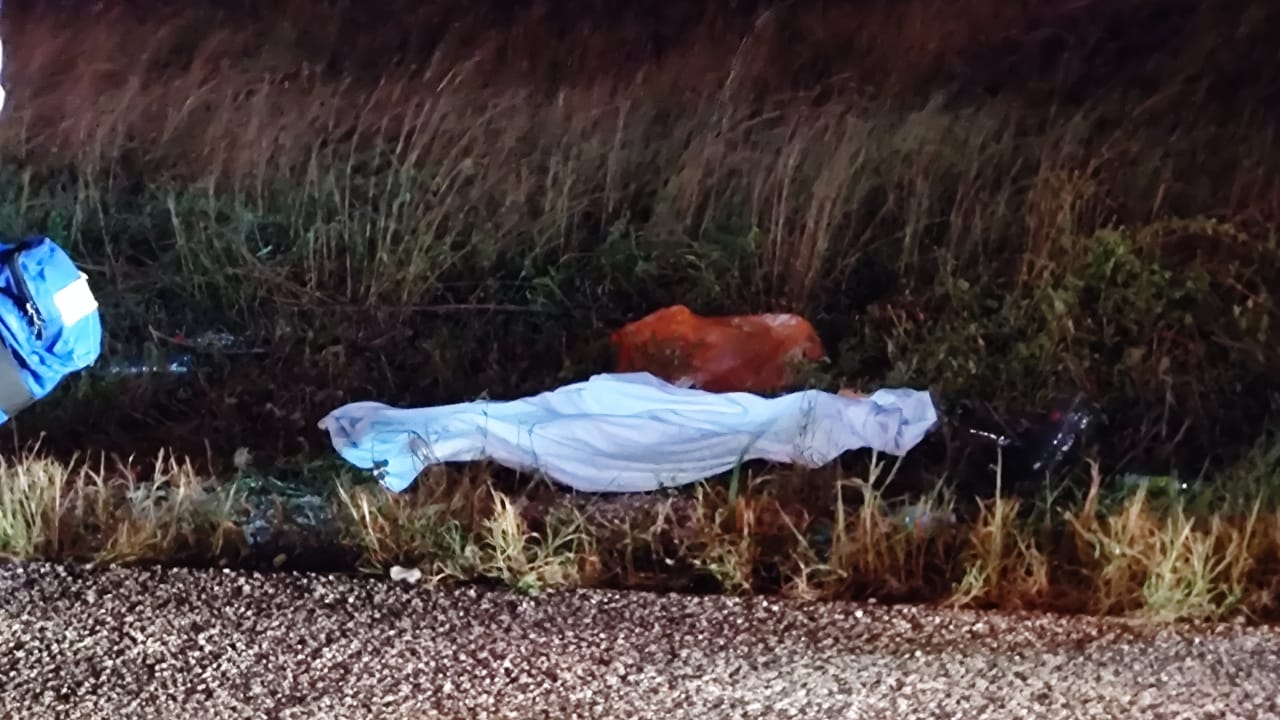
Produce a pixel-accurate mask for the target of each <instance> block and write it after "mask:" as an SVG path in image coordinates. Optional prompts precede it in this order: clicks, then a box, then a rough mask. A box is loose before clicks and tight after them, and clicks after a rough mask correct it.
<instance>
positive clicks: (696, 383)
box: [612, 305, 826, 393]
mask: <svg viewBox="0 0 1280 720" xmlns="http://www.w3.org/2000/svg"><path fill="white" fill-rule="evenodd" d="M612 340H613V346H614V349H615V351H616V353H617V364H616V366H615V367H616V370H617V372H649V373H652V374H654V375H656V376H658V377H660V378H662V379H663V380H666V381H667V382H670V383H675V384H677V385H684V386H689V387H697V388H701V389H703V390H708V391H711V392H753V393H766V392H773V391H777V390H783V389H786V388H788V387H790V386H791V385H793V384H794V383H795V382H796V378H795V371H796V370H797V369H799V367H801V366H802V365H803V364H804V363H805V362H814V361H817V360H821V359H822V358H824V357H826V351H825V350H824V349H823V347H822V341H821V340H820V339H819V338H818V333H817V331H815V330H814V329H813V326H812V325H811V324H809V321H807V320H805V319H804V318H802V317H800V316H799V315H792V314H786V313H767V314H762V315H730V316H723V317H704V316H701V315H697V314H695V313H694V312H693V311H691V310H690V309H689V308H687V307H685V306H683V305H673V306H671V307H668V308H663V309H661V310H658V311H657V312H654V313H652V314H650V315H648V316H646V317H644V318H641V319H640V320H637V321H635V322H633V323H630V324H628V325H626V326H625V327H623V328H621V329H620V330H618V331H617V332H615V333H614V334H613V336H612Z"/></svg>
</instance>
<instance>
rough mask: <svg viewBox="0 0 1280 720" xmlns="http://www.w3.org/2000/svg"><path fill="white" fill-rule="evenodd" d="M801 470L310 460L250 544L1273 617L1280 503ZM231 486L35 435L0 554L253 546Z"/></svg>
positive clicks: (16, 467)
mask: <svg viewBox="0 0 1280 720" xmlns="http://www.w3.org/2000/svg"><path fill="white" fill-rule="evenodd" d="M1273 451H1274V448H1273V447H1269V448H1265V449H1264V450H1263V452H1264V453H1265V452H1273ZM1255 460H1256V458H1255ZM871 467H875V466H874V465H872V466H871ZM1267 472H1268V473H1269V474H1268V475H1266V476H1256V475H1254V476H1249V477H1248V478H1247V481H1248V482H1250V483H1253V484H1266V485H1268V486H1273V485H1274V484H1275V483H1277V482H1280V474H1277V468H1276V467H1274V466H1272V467H1271V468H1270V469H1269V470H1268V471H1267ZM802 475H803V474H799V473H794V472H777V471H774V472H770V473H767V474H765V475H761V476H760V477H757V478H755V479H754V481H753V482H751V483H749V484H748V486H747V487H746V488H745V489H744V490H743V491H741V492H739V493H738V494H737V495H736V496H735V497H732V498H730V497H729V493H728V489H727V486H726V483H725V480H724V479H716V480H712V481H709V482H706V483H702V484H699V485H697V486H694V487H691V488H687V489H685V490H681V491H679V492H667V493H655V494H649V495H644V496H629V497H622V498H617V497H615V498H608V497H598V496H585V495H579V494H574V493H568V492H564V491H559V490H554V489H550V488H544V489H540V490H537V491H532V492H529V491H527V492H523V493H521V492H512V491H510V490H509V489H504V488H503V487H502V486H503V485H504V484H505V483H507V482H508V481H503V480H499V479H495V478H494V477H493V476H491V475H490V474H488V473H487V471H486V470H485V469H484V468H481V467H466V468H458V469H449V470H443V469H438V470H434V471H430V472H428V473H427V474H425V475H424V476H423V477H422V478H421V479H420V481H419V482H418V483H417V484H416V485H415V486H414V488H412V489H411V490H410V491H408V492H406V493H402V494H392V493H388V492H386V491H385V490H383V489H382V488H380V487H379V486H377V485H376V484H372V483H361V484H355V483H352V482H351V480H350V479H348V478H334V477H329V478H327V480H328V484H327V487H326V486H325V481H326V478H321V477H317V478H314V480H315V487H316V493H317V497H319V498H320V499H321V500H322V501H323V503H324V504H325V505H326V506H327V507H328V508H329V512H328V513H327V515H326V518H327V520H326V521H325V522H326V523H328V524H329V525H330V527H312V529H311V531H310V532H311V533H312V534H311V536H310V537H304V536H300V535H290V536H288V537H286V538H284V539H283V540H280V541H277V542H274V543H272V544H271V545H270V546H269V548H267V549H266V550H265V552H266V553H267V554H269V555H276V554H278V553H284V554H289V555H299V556H301V555H305V554H306V553H329V554H330V556H331V557H341V558H347V559H348V560H344V561H341V562H344V563H346V564H344V565H341V566H337V567H329V568H328V569H330V570H337V571H345V572H358V573H369V574H383V575H385V574H387V573H389V572H390V570H391V568H392V567H394V566H401V567H408V568H417V569H419V570H421V573H422V575H421V581H422V582H424V583H426V584H428V585H433V584H438V583H459V582H483V583H492V584H498V585H501V586H505V587H509V588H512V589H514V590H517V591H519V592H525V593H537V592H541V591H545V590H550V589H555V588H565V587H621V588H642V589H649V588H656V587H661V588H666V589H673V590H682V591H688V592H725V593H734V594H777V595H781V596H785V597H793V598H803V599H810V600H834V599H850V600H869V599H875V600H876V601H879V602H926V603H940V604H947V605H951V606H959V607H979V608H991V609H1004V610H1013V609H1023V610H1050V611H1058V612H1074V613H1090V614H1097V615H1120V616H1127V617H1133V618H1137V619H1143V620H1149V621H1154V622H1175V621H1213V620H1224V619H1232V618H1245V619H1252V620H1259V621H1269V620H1274V619H1276V618H1277V617H1278V616H1277V609H1278V608H1277V605H1276V602H1275V600H1276V597H1275V595H1276V591H1277V589H1278V588H1280V563H1278V562H1277V559H1280V507H1277V506H1275V505H1274V504H1265V505H1264V502H1263V500H1262V499H1261V498H1258V499H1257V500H1255V502H1254V504H1253V505H1252V506H1251V508H1250V510H1249V511H1248V512H1247V513H1243V514H1235V513H1226V512H1222V511H1220V510H1212V511H1208V512H1205V511H1199V510H1194V509H1193V508H1194V507H1195V505H1196V502H1197V500H1198V499H1199V498H1197V497H1196V496H1194V495H1189V496H1186V497H1181V498H1178V499H1176V501H1174V502H1169V503H1159V502H1156V501H1154V500H1153V499H1152V496H1151V495H1150V494H1149V493H1148V489H1147V488H1143V487H1139V488H1138V489H1136V490H1135V491H1134V492H1132V493H1131V494H1129V495H1128V496H1127V497H1123V498H1114V499H1111V500H1109V501H1106V502H1104V501H1103V500H1101V499H1100V488H1101V487H1102V485H1103V477H1102V474H1101V473H1100V472H1099V471H1098V470H1097V469H1096V467H1095V468H1094V470H1093V473H1092V478H1093V483H1092V487H1091V488H1090V490H1089V492H1088V493H1087V494H1086V495H1085V496H1084V499H1083V500H1080V501H1076V502H1072V503H1068V504H1065V505H1060V506H1058V507H1052V508H1037V511H1036V512H1030V513H1028V512H1021V504H1020V503H1021V502H1022V501H1021V500H1020V499H1018V498H1014V497H1009V496H1007V495H1000V496H996V497H995V498H992V499H987V500H979V501H977V503H976V511H975V512H969V513H957V512H956V510H957V500H958V499H957V498H955V497H953V496H951V495H950V491H935V492H933V493H931V494H929V495H927V496H924V497H915V498H889V497H886V496H885V495H883V494H881V493H880V491H879V490H878V489H877V484H876V483H875V482H872V481H870V480H868V479H866V478H858V477H848V476H841V477H835V478H834V482H833V485H834V487H832V488H831V490H832V492H833V494H834V496H835V497H836V502H835V503H834V505H822V504H809V505H803V504H799V503H800V502H801V501H800V495H798V494H796V493H795V488H796V487H797V486H799V485H802V484H806V483H807V484H809V485H810V486H811V487H812V486H813V485H815V484H817V485H821V484H825V483H827V482H828V481H832V480H833V475H832V474H831V473H826V474H825V475H821V477H816V476H817V475H820V473H810V477H808V478H806V477H803V476H802ZM869 476H870V477H873V478H874V477H875V475H874V474H870V473H869ZM240 487H242V485H241V484H240V483H239V482H237V481H234V480H232V481H229V479H227V478H222V479H212V478H202V477H200V476H199V475H197V474H196V473H195V472H194V471H192V469H191V465H190V464H189V463H185V462H181V461H178V460H175V459H173V458H171V457H167V456H163V457H160V458H158V459H157V460H156V462H155V463H153V464H152V467H151V469H150V470H149V471H147V472H145V473H142V474H138V473H130V472H129V466H128V465H127V464H116V465H114V466H113V465H108V464H106V463H103V462H99V463H97V464H89V463H86V462H84V461H78V462H72V463H66V462H61V461H57V460H53V459H50V458H48V457H45V456H43V455H41V454H40V453H39V452H36V451H32V452H29V453H27V454H26V455H24V456H23V457H22V458H21V459H20V460H17V461H13V462H7V463H5V464H4V465H3V466H0V554H3V555H4V556H6V557H9V558H11V559H14V560H36V559H41V560H53V561H73V562H75V561H78V562H95V563H97V562H102V563H106V562H112V563H175V562H180V563H196V564H209V565H222V566H237V565H242V564H245V563H254V562H257V563H258V564H262V563H264V562H267V559H266V558H258V559H256V560H254V559H253V556H254V547H253V545H254V543H253V542H252V541H251V539H250V537H249V533H248V532H247V526H248V524H249V516H250V514H251V513H250V511H249V509H248V508H247V506H246V498H247V496H246V494H245V493H244V491H243V490H237V488H240ZM1218 490H1220V489H1218ZM286 512H287V510H286ZM926 518H927V519H929V521H928V522H925V519H926ZM291 543H292V544H291ZM276 564H277V565H278V563H276Z"/></svg>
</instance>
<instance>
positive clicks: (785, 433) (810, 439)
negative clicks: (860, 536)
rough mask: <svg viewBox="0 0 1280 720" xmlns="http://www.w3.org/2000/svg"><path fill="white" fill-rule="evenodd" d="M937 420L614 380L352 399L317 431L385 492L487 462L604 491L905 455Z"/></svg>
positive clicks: (900, 393) (839, 404) (795, 397)
mask: <svg viewBox="0 0 1280 720" xmlns="http://www.w3.org/2000/svg"><path fill="white" fill-rule="evenodd" d="M937 419H938V416H937V412H936V410H935V408H934V404H933V399H932V398H931V397H930V395H929V393H927V392H924V391H918V390H910V389H884V390H879V391H876V392H875V393H873V394H872V395H870V396H869V397H866V398H857V399H854V398H848V397H843V396H840V395H836V394H834V393H828V392H823V391H819V390H806V391H802V392H795V393H791V394H788V395H783V396H780V397H775V398H765V397H760V396H758V395H753V394H750V393H711V392H706V391H703V390H697V389H690V388H681V387H677V386H675V385H672V384H670V383H667V382H665V381H663V380H661V379H659V378H657V377H655V376H653V375H651V374H649V373H621V374H602V375H596V376H594V377H592V378H590V379H589V380H587V381H585V382H579V383H574V384H572V385H566V386H564V387H561V388H558V389H556V390H551V391H549V392H544V393H539V394H537V395H533V396H531V397H526V398H521V399H518V400H510V401H492V400H477V401H472V402H465V403H458V404H454V405H442V406H437V407H424V408H415V409H401V408H394V407H391V406H388V405H385V404H382V403H378V402H354V403H350V404H348V405H344V406H342V407H339V408H337V409H336V410H334V411H333V412H331V413H329V415H327V416H326V417H325V418H324V419H323V420H321V421H320V428H321V429H323V430H326V431H328V433H329V437H330V440H331V441H332V443H333V446H334V449H335V450H337V452H338V453H339V454H340V455H341V456H342V457H343V458H344V459H346V460H347V461H348V462H350V463H351V464H353V465H355V466H356V467H358V468H361V469H364V470H373V471H374V472H375V473H376V476H377V477H378V480H379V481H380V482H381V483H382V484H383V485H384V486H385V487H386V488H387V489H389V490H391V491H393V492H400V491H403V490H405V489H406V488H408V487H409V485H410V484H412V483H413V481H414V479H415V478H416V477H417V476H418V474H419V473H420V472H421V471H422V470H423V469H424V468H425V467H426V466H428V465H432V464H437V463H449V462H474V461H481V460H488V461H492V462H495V463H497V464H499V465H502V466H505V467H508V468H512V469H515V470H520V471H524V472H534V473H543V474H545V475H546V476H547V477H548V478H549V479H551V480H552V481H554V482H558V483H561V484H563V485H567V486H569V487H571V488H574V489H576V490H580V491H585V492H600V493H606V492H646V491H651V490H658V489H661V488H666V487H673V486H677V485H685V484H689V483H694V482H698V481H700V480H704V479H706V478H709V477H712V476H715V475H718V474H720V473H723V472H727V471H729V470H732V469H733V468H734V467H735V466H737V465H738V464H740V463H742V462H744V461H746V460H756V459H764V460H770V461H773V462H780V463H798V464H801V465H805V466H808V467H819V466H821V465H825V464H826V463H828V462H831V461H832V460H834V459H835V458H836V457H837V456H839V455H840V454H841V453H843V452H845V451H847V450H855V449H860V448H874V449H876V450H879V451H880V452H884V453H887V454H891V455H902V454H904V453H906V452H907V451H908V450H910V449H911V448H912V447H914V446H915V445H916V444H917V443H919V442H920V440H921V439H922V438H923V437H924V435H925V433H927V432H929V430H930V429H932V428H933V426H934V424H935V423H936V422H937Z"/></svg>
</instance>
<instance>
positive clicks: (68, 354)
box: [0, 237, 102, 425]
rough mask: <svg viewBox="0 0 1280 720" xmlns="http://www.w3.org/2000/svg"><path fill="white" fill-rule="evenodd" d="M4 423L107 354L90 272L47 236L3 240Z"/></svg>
mask: <svg viewBox="0 0 1280 720" xmlns="http://www.w3.org/2000/svg"><path fill="white" fill-rule="evenodd" d="M0 341H2V342H3V345H4V348H3V349H0V425H3V424H4V423H6V422H8V421H9V420H10V419H11V418H13V416H14V415H17V414H18V413H20V412H22V411H23V410H25V409H26V408H28V407H30V406H31V405H32V404H33V403H35V402H36V401H37V400H40V399H42V398H44V397H45V396H46V395H48V394H49V393H50V392H52V391H53V389H54V388H55V387H57V386H58V383H60V382H62V379H63V378H65V377H67V376H68V375H71V374H73V373H75V372H78V371H80V370H83V369H85V368H87V367H89V366H90V365H92V364H93V363H95V362H96V361H97V360H98V356H99V355H101V353H102V319H101V318H100V317H99V315H98V301H97V299H96V298H94V296H93V291H92V290H90V289H89V280H88V277H87V276H86V275H85V274H84V273H83V272H81V271H80V269H79V268H78V267H76V265H75V263H74V262H72V261H71V258H70V257H69V256H68V255H67V253H66V252H65V251H64V250H63V249H62V248H61V247H58V244H57V243H55V242H54V241H52V240H50V239H49V238H46V237H36V238H31V239H28V240H23V241H21V242H19V243H17V244H12V245H11V244H8V243H3V242H0Z"/></svg>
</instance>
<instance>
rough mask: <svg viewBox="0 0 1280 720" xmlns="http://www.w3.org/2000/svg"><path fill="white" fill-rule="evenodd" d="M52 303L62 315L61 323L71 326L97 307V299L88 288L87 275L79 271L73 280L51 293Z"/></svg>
mask: <svg viewBox="0 0 1280 720" xmlns="http://www.w3.org/2000/svg"><path fill="white" fill-rule="evenodd" d="M53 304H54V305H56V306H57V307H58V314H59V315H60V316H62V325H63V326H64V327H71V326H72V325H75V324H76V323H78V322H80V321H81V320H83V319H84V318H86V317H88V316H89V314H90V313H92V312H93V311H94V310H97V309H98V299H97V298H96V297H94V296H93V291H92V290H90V289H89V276H88V275H85V274H84V273H80V277H79V278H77V279H76V281H75V282H73V283H71V284H70V285H68V286H66V287H64V288H62V289H61V290H59V291H58V292H56V293H54V294H53Z"/></svg>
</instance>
